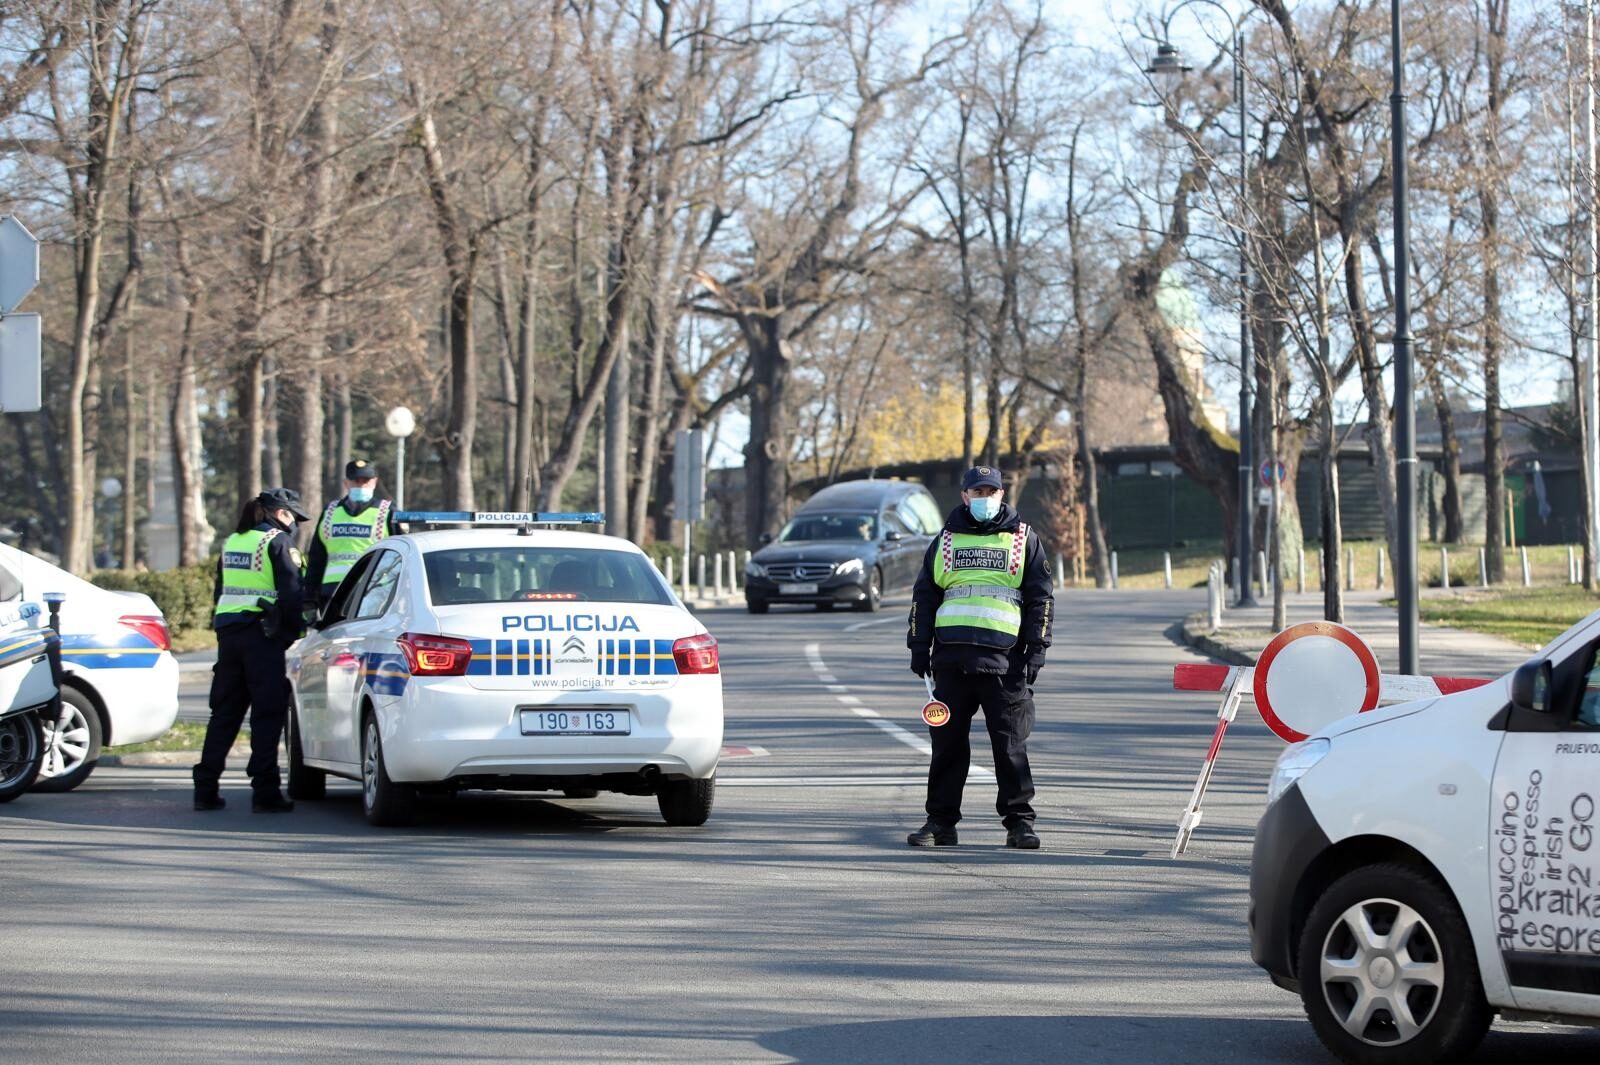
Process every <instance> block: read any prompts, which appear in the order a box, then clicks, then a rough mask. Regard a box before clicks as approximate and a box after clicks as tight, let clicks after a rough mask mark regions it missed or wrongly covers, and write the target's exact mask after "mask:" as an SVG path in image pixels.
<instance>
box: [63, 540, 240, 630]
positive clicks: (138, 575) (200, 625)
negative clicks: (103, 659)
mask: <svg viewBox="0 0 1600 1065" xmlns="http://www.w3.org/2000/svg"><path fill="white" fill-rule="evenodd" d="M216 573H217V560H216V559H215V558H212V559H208V560H207V561H205V562H202V563H200V564H199V565H198V566H183V567H180V568H178V569H170V570H159V571H156V570H151V571H140V570H125V569H104V570H97V571H96V572H95V573H94V575H93V576H91V577H90V578H89V580H90V581H92V582H93V583H94V584H96V585H98V586H100V587H101V588H108V589H110V590H112V591H117V592H143V593H144V594H145V595H148V596H149V597H150V598H151V599H154V600H155V601H156V606H158V607H160V608H161V612H162V613H163V614H165V615H166V617H167V628H168V629H169V630H171V632H172V635H173V638H174V639H177V638H180V637H182V636H184V635H185V634H187V633H191V632H196V631H200V630H204V629H207V628H210V627H211V606H212V602H211V595H212V591H213V586H214V582H215V580H216Z"/></svg>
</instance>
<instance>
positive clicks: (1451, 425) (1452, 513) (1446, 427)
mask: <svg viewBox="0 0 1600 1065" xmlns="http://www.w3.org/2000/svg"><path fill="white" fill-rule="evenodd" d="M1428 385H1429V389H1430V391H1431V392H1432V393H1433V412H1434V416H1435V417H1437V418H1438V420H1439V439H1440V446H1441V448H1442V449H1443V451H1444V499H1443V500H1442V501H1441V508H1442V509H1443V511H1444V542H1445V543H1447V544H1459V543H1460V542H1461V538H1462V537H1463V536H1464V535H1465V534H1466V518H1465V517H1464V515H1463V514H1462V507H1461V440H1460V438H1459V437H1458V436H1457V435H1456V413H1455V411H1454V410H1452V409H1451V408H1450V397H1449V396H1447V395H1445V391H1444V384H1443V382H1442V381H1441V380H1440V378H1439V374H1438V371H1437V370H1435V372H1434V373H1432V374H1430V375H1429V376H1428Z"/></svg>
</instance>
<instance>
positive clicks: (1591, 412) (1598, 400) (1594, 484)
mask: <svg viewBox="0 0 1600 1065" xmlns="http://www.w3.org/2000/svg"><path fill="white" fill-rule="evenodd" d="M1583 12H1584V19H1583V21H1584V29H1583V42H1584V59H1585V64H1584V66H1585V75H1584V82H1583V115H1584V121H1583V128H1584V141H1585V144H1584V146H1585V148H1586V149H1587V153H1588V159H1589V169H1588V175H1587V177H1588V180H1587V181H1586V182H1585V183H1584V184H1585V188H1584V202H1585V204H1586V205H1587V206H1588V210H1587V211H1585V212H1584V213H1585V214H1587V215H1588V216H1589V262H1588V269H1589V365H1588V366H1587V367H1585V368H1584V374H1583V392H1584V396H1583V405H1584V409H1585V415H1586V416H1585V418H1584V441H1583V450H1584V456H1585V464H1586V465H1587V466H1588V474H1589V499H1588V503H1589V572H1588V573H1586V574H1585V575H1584V576H1585V577H1586V578H1587V579H1586V580H1585V581H1584V583H1585V584H1586V585H1588V586H1589V587H1590V588H1596V587H1600V425H1597V424H1596V422H1595V419H1596V418H1600V379H1597V377H1596V375H1597V374H1600V324H1597V322H1596V315H1597V314H1600V231H1597V228H1596V218H1595V193H1596V189H1595V143H1594V98H1595V87H1594V0H1584V5H1583Z"/></svg>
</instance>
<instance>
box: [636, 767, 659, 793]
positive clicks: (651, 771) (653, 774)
mask: <svg viewBox="0 0 1600 1065" xmlns="http://www.w3.org/2000/svg"><path fill="white" fill-rule="evenodd" d="M639 778H640V779H641V780H643V781H644V782H645V784H647V785H649V786H650V787H652V788H654V787H655V786H656V785H657V784H659V783H660V782H661V767H660V766H658V765H654V764H651V765H647V766H645V767H643V768H642V769H640V770H639Z"/></svg>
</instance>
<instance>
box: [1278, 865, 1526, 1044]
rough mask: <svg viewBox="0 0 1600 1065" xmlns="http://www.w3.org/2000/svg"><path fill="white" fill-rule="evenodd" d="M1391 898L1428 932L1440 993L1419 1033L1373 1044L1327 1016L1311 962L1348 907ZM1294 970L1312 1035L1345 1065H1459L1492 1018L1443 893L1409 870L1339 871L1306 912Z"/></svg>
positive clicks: (1468, 942) (1464, 934)
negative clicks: (1439, 964) (1439, 965)
mask: <svg viewBox="0 0 1600 1065" xmlns="http://www.w3.org/2000/svg"><path fill="white" fill-rule="evenodd" d="M1380 900H1392V901H1393V902H1397V903H1401V904H1403V905H1405V906H1408V907H1410V908H1411V909H1413V910H1415V911H1416V913H1417V914H1418V916H1420V917H1421V918H1422V920H1423V921H1424V922H1426V925H1427V929H1426V930H1427V931H1428V932H1431V933H1432V937H1433V940H1434V943H1435V945H1436V947H1437V950H1438V957H1439V960H1440V961H1441V962H1442V964H1443V971H1444V976H1443V988H1442V990H1440V992H1439V994H1438V1000H1437V1002H1436V1003H1435V1004H1434V1005H1433V1009H1432V1013H1431V1015H1430V1016H1429V1018H1428V1020H1427V1021H1426V1022H1425V1023H1424V1024H1423V1026H1422V1029H1421V1031H1419V1032H1418V1033H1417V1034H1416V1035H1415V1036H1413V1037H1412V1038H1411V1039H1408V1040H1406V1041H1405V1042H1403V1043H1388V1044H1383V1045H1373V1044H1372V1043H1368V1042H1366V1041H1364V1040H1362V1039H1360V1038H1358V1037H1356V1036H1355V1035H1353V1034H1351V1033H1350V1032H1348V1031H1347V1030H1346V1029H1345V1027H1344V1025H1343V1024H1342V1023H1340V1020H1339V1018H1338V1017H1337V1016H1335V1015H1334V1012H1333V1007H1332V1006H1331V1005H1330V1004H1329V1002H1328V995H1327V993H1326V991H1325V990H1324V984H1323V981H1322V979H1321V976H1320V965H1319V964H1318V961H1319V959H1320V957H1321V955H1322V951H1323V949H1324V944H1326V943H1327V942H1328V935H1329V933H1330V931H1331V930H1332V929H1333V927H1334V924H1335V922H1337V921H1339V920H1340V918H1341V917H1342V916H1343V915H1344V914H1345V913H1346V912H1348V911H1349V910H1350V909H1351V908H1352V907H1354V906H1357V905H1360V904H1362V903H1366V902H1378V901H1380ZM1296 968H1297V969H1298V971H1299V977H1300V999H1301V1002H1302V1003H1303V1004H1304V1006H1305V1010H1306V1016H1307V1017H1308V1018H1309V1019H1310V1021H1311V1026H1312V1028H1313V1029H1315V1031H1316V1033H1317V1037H1318V1038H1319V1039H1321V1040H1322V1044H1323V1045H1324V1046H1325V1047H1327V1048H1328V1049H1329V1050H1330V1051H1332V1052H1333V1053H1334V1054H1335V1055H1336V1056H1337V1057H1338V1058H1339V1059H1340V1060H1341V1061H1344V1062H1347V1063H1349V1065H1402V1063H1403V1065H1442V1063H1445V1062H1455V1061H1462V1060H1465V1059H1467V1058H1469V1057H1471V1055H1472V1051H1473V1049H1474V1048H1475V1047H1477V1045H1478V1044H1479V1043H1480V1042H1482V1040H1483V1037H1484V1034H1485V1033H1486V1032H1488V1030H1489V1025H1490V1022H1492V1021H1493V1019H1494V1012H1493V1010H1492V1009H1490V1007H1489V1003H1488V1001H1487V999H1486V998H1485V997H1484V993H1483V980H1482V978H1481V976H1480V974H1479V972H1478V960H1477V955H1476V954H1475V953H1474V950H1473V945H1472V935H1471V933H1470V932H1469V931H1468V929H1467V922H1466V919H1465V918H1464V917H1462V915H1461V909H1460V907H1459V906H1457V905H1456V901H1455V899H1454V898H1453V897H1452V896H1451V894H1450V891H1449V889H1448V888H1446V887H1445V886H1444V884H1443V883H1441V882H1440V881H1439V880H1438V878H1437V877H1435V876H1433V875H1431V874H1429V873H1426V872H1423V871H1422V870H1420V869H1416V868H1414V867H1412V866H1409V865H1402V864H1398V863H1385V864H1381V865H1370V866H1365V867H1363V868H1360V869H1356V870H1354V871H1353V872H1350V873H1346V874H1345V875H1344V876H1342V877H1340V878H1339V879H1338V880H1337V881H1335V882H1334V883H1333V886H1331V887H1330V888H1328V890H1326V891H1325V892H1323V893H1322V896H1321V898H1319V899H1318V900H1317V901H1316V903H1315V904H1314V905H1313V906H1312V907H1311V913H1310V914H1309V915H1308V916H1307V918H1306V923H1305V928H1304V930H1303V932H1302V934H1301V937H1300V953H1299V955H1298V964H1297V966H1296Z"/></svg>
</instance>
